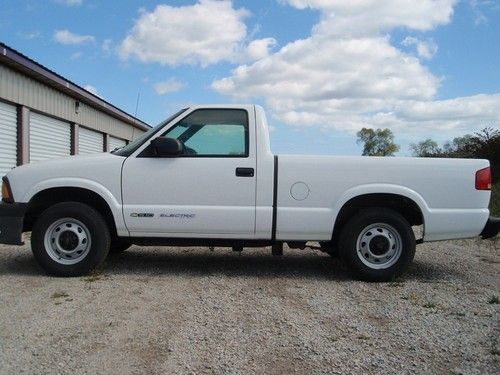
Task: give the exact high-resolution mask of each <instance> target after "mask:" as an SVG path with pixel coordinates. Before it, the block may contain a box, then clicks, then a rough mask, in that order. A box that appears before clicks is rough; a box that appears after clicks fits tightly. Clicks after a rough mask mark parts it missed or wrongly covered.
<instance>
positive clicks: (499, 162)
mask: <svg viewBox="0 0 500 375" xmlns="http://www.w3.org/2000/svg"><path fill="white" fill-rule="evenodd" d="M429 141H430V142H429ZM433 143H434V144H435V142H434V141H432V140H430V139H427V140H425V141H421V142H419V143H418V144H416V145H415V144H413V143H412V144H411V145H410V150H412V151H413V155H414V156H428V157H436V158H466V159H488V160H489V161H490V164H491V170H492V174H493V180H494V181H495V182H498V181H500V130H496V129H493V128H488V127H487V128H484V129H482V130H481V131H479V132H476V133H474V134H466V135H464V136H463V137H456V138H454V139H453V140H452V141H447V142H445V144H444V145H443V148H442V149H440V148H439V147H437V148H436V149H435V150H432V148H433V146H434V144H433ZM420 146H422V147H420ZM427 146H428V147H427ZM436 146H437V145H436ZM426 152H427V153H426ZM424 154H425V155H424Z"/></svg>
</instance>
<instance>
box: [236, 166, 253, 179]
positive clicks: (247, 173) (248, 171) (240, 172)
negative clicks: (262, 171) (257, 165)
mask: <svg viewBox="0 0 500 375" xmlns="http://www.w3.org/2000/svg"><path fill="white" fill-rule="evenodd" d="M254 174H255V171H254V169H253V168H236V177H253V176H254Z"/></svg>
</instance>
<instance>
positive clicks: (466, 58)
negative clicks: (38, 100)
mask: <svg viewBox="0 0 500 375" xmlns="http://www.w3.org/2000/svg"><path fill="white" fill-rule="evenodd" d="M0 41H2V42H4V43H5V44H7V45H9V46H10V47H12V48H14V49H16V50H18V51H20V52H21V53H23V54H25V55H27V56H28V57H30V58H32V59H34V60H36V61H37V62H39V63H40V64H42V65H44V66H46V67H48V68H49V69H51V70H54V71H55V72H57V73H59V74H60V75H62V76H64V77H66V78H67V79H69V80H71V81H73V82H74V83H76V84H78V85H80V86H82V87H84V88H86V89H87V90H89V91H91V92H93V93H95V94H97V95H99V96H100V97H102V98H104V99H105V100H107V101H109V102H110V103H112V104H114V105H116V106H117V107H119V108H121V109H122V110H124V111H126V112H128V113H130V114H132V115H136V116H137V117H138V118H140V119H141V120H143V121H145V122H147V123H149V124H151V125H155V124H157V123H159V122H161V121H162V119H164V118H166V117H167V116H168V115H169V114H171V113H173V112H175V111H177V110H178V109H180V108H183V107H186V106H189V105H192V104H203V103H256V104H260V105H262V106H263V107H264V108H265V110H266V113H267V116H268V121H269V124H270V131H271V148H272V150H273V151H274V152H276V153H292V154H302V153H305V154H334V155H359V154H360V153H361V149H362V145H359V144H356V132H357V131H359V130H360V129H361V128H363V127H370V128H389V129H391V130H392V131H393V133H394V135H395V140H396V143H398V144H399V145H400V146H401V151H400V152H399V153H398V155H400V156H409V155H410V151H409V149H408V147H409V144H410V143H412V142H418V141H420V140H424V139H427V138H432V139H435V140H436V141H438V143H441V144H442V143H443V142H444V141H446V140H450V139H453V138H454V137H457V136H462V135H464V134H467V133H472V132H475V131H479V130H480V129H482V128H484V127H486V126H489V127H493V128H495V129H500V0H418V1H415V0H384V1H379V0H349V1H346V0H255V1H239V0H233V1H230V0H171V1H167V0H164V1H133V0H130V1H127V0H121V1H97V0H43V1H42V0H2V6H1V7H0Z"/></svg>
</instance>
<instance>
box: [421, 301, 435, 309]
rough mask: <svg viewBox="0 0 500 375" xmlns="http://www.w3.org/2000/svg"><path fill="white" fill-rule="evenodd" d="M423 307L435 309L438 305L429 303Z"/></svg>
mask: <svg viewBox="0 0 500 375" xmlns="http://www.w3.org/2000/svg"><path fill="white" fill-rule="evenodd" d="M422 307H425V308H426V309H435V308H436V304H435V303H434V302H427V303H425V304H424V305H422Z"/></svg>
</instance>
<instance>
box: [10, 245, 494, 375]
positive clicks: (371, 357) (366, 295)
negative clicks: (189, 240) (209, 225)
mask: <svg viewBox="0 0 500 375" xmlns="http://www.w3.org/2000/svg"><path fill="white" fill-rule="evenodd" d="M497 242H499V243H500V241H497ZM499 243H497V244H495V243H494V242H491V241H482V242H480V241H474V240H467V241H454V242H442V243H432V244H425V245H421V246H419V247H418V248H417V255H416V259H415V262H414V264H413V266H412V267H411V269H410V270H409V272H408V273H407V274H406V275H405V276H404V277H403V278H401V279H398V280H395V281H393V282H390V283H380V284H370V283H363V282H358V281H353V280H352V279H351V278H350V275H349V274H348V272H347V271H346V269H345V268H344V267H343V266H342V265H340V264H339V263H338V262H337V261H336V260H334V259H331V258H330V257H329V256H327V255H325V254H322V253H320V252H317V251H310V250H309V251H308V250H305V251H301V250H289V249H285V256H284V257H282V258H273V257H271V255H270V250H269V249H253V250H252V249H248V250H247V249H245V251H244V252H243V253H242V254H238V253H233V252H231V251H230V250H227V249H215V251H213V252H211V251H209V250H208V249H206V248H179V249H175V248H139V247H133V248H131V249H130V250H129V251H127V252H126V253H124V254H121V255H118V256H111V257H110V258H108V261H107V264H106V266H105V267H104V269H103V271H102V272H100V273H97V274H95V275H92V276H89V277H81V278H70V279H64V278H54V277H47V276H46V275H45V274H44V273H43V272H42V271H41V270H40V268H39V267H38V266H37V264H36V263H35V260H34V259H33V257H32V255H31V252H30V250H29V247H27V246H26V247H22V248H16V247H7V246H3V247H0V372H1V373H2V374H12V373H36V374H40V373H61V374H91V373H92V374H93V373H109V374H126V373H137V374H144V373H164V374H174V373H182V374H184V373H185V374H191V373H192V374H247V373H248V374H254V373H255V374H260V373H268V374H288V373H301V374H319V373H338V374H346V373H353V374H361V373H363V374H368V373H371V374H377V373H381V374H383V373H387V374H393V373H398V374H413V373H417V374H423V373H429V374H430V373H432V374H487V373H490V374H494V373H497V374H498V373H499V372H500V324H499V323H500V320H499V312H500V305H499V304H498V298H499V297H500V276H499V275H500V274H499V264H500V252H499V246H498V245H499ZM495 298H496V299H495Z"/></svg>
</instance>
